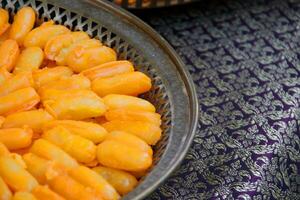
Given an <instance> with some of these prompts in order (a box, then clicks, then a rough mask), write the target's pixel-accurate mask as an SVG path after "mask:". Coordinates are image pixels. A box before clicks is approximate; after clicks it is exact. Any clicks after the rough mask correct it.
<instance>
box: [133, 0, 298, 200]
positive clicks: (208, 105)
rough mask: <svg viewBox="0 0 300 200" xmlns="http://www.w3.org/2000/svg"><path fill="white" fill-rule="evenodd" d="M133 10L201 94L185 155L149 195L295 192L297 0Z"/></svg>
mask: <svg viewBox="0 0 300 200" xmlns="http://www.w3.org/2000/svg"><path fill="white" fill-rule="evenodd" d="M137 14H138V15H139V16H140V17H142V18H143V19H144V20H145V21H146V22H148V23H150V25H152V26H153V27H154V28H155V29H156V30H157V31H158V32H159V33H160V34H162V36H164V37H165V38H166V39H167V40H168V41H169V42H170V44H171V45H172V46H173V47H174V48H175V50H176V51H177V52H178V53H179V55H180V56H181V58H182V59H183V61H184V63H185V64H186V67H187V68H188V70H189V71H190V73H191V74H192V77H193V79H194V82H195V84H196V87H197V93H198V99H199V104H200V109H199V115H200V118H199V125H198V130H197V133H196V137H195V139H194V142H193V144H192V147H191V149H190V151H189V153H188V155H187V156H186V158H185V160H184V161H183V163H182V165H181V167H180V168H178V170H177V171H176V172H175V173H173V174H172V176H171V177H170V178H169V179H168V180H167V181H166V182H165V183H164V184H163V185H161V187H159V189H157V190H156V191H155V192H154V193H153V194H152V195H151V196H150V197H149V198H148V199H158V200H159V199H256V200H259V199H292V200H294V199H300V139H299V135H300V128H299V124H300V108H299V105H300V3H298V2H297V1H285V0H272V1H271V0H270V1H267V0H224V1H212V0H204V1H202V2H200V3H196V4H191V5H188V6H183V7H176V8H167V9H163V10H155V11H154V12H153V11H148V12H147V11H142V12H141V13H137Z"/></svg>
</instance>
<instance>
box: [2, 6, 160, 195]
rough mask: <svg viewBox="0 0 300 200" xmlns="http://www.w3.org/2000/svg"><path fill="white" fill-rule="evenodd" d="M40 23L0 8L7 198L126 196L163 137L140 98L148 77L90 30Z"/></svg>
mask: <svg viewBox="0 0 300 200" xmlns="http://www.w3.org/2000/svg"><path fill="white" fill-rule="evenodd" d="M36 21H37V20H36V13H35V11H34V10H33V9H32V8H30V7H23V8H20V9H19V11H18V12H17V13H16V15H15V16H14V18H13V19H9V13H8V11H6V10H4V9H1V10H0V126H1V129H0V199H1V200H11V199H13V200H24V199H26V200H63V199H67V200H68V199H71V200H73V199H74V200H77V199H78V200H83V199H85V200H87V199H88V200H96V199H97V200H100V199H103V200H114V199H119V198H120V197H121V196H123V195H125V194H127V193H128V192H130V191H131V190H133V189H134V188H135V187H136V185H137V184H138V180H139V179H140V177H142V176H143V175H145V174H146V173H147V170H148V169H149V168H150V167H151V165H152V159H153V157H152V156H153V150H152V145H155V144H156V142H157V141H158V140H159V139H160V137H161V128H160V124H161V119H160V118H161V117H160V115H159V114H158V113H156V109H155V107H154V105H152V104H151V103H150V102H148V101H147V100H144V99H142V98H140V97H139V95H140V94H143V93H145V92H147V91H149V90H150V88H151V79H150V78H149V77H148V76H147V75H146V74H144V73H142V72H139V71H136V70H135V68H134V66H133V64H132V63H131V62H129V61H127V60H117V54H116V52H115V51H114V50H113V49H112V48H110V47H107V46H105V45H104V44H102V43H101V41H99V40H97V39H95V38H91V37H90V36H89V35H88V34H87V33H85V32H82V31H71V30H70V29H68V28H67V27H65V26H63V25H59V24H55V23H54V21H46V22H43V23H42V24H39V26H36V24H37V22H36ZM10 22H12V23H10Z"/></svg>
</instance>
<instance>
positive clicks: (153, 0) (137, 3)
mask: <svg viewBox="0 0 300 200" xmlns="http://www.w3.org/2000/svg"><path fill="white" fill-rule="evenodd" d="M110 1H112V2H115V3H116V4H119V5H121V6H122V7H123V8H129V9H144V8H160V7H168V6H175V5H182V4H186V3H191V2H194V1H199V0H134V1H133V0H110Z"/></svg>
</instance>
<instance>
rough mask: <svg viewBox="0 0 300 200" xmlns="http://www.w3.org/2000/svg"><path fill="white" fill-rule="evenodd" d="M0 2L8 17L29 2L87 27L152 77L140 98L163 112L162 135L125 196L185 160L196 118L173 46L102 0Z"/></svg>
mask: <svg viewBox="0 0 300 200" xmlns="http://www.w3.org/2000/svg"><path fill="white" fill-rule="evenodd" d="M0 5H1V7H3V8H6V9H8V10H9V11H10V14H11V15H14V13H15V12H16V11H17V10H18V9H19V8H20V7H22V6H24V5H27V6H31V7H32V8H34V9H35V10H36V11H37V14H38V18H39V20H38V21H39V22H42V21H46V20H49V19H53V20H54V21H55V22H57V23H59V24H63V25H65V26H67V27H69V28H71V29H72V30H83V31H86V32H87V33H89V34H90V35H91V36H93V37H96V38H99V39H100V40H101V41H102V42H103V43H105V44H106V45H108V46H110V47H112V48H114V49H115V50H116V52H117V53H118V56H119V59H129V60H130V61H132V62H133V63H134V64H135V66H137V69H138V70H140V71H143V72H145V73H146V74H148V75H149V76H150V77H151V78H152V82H153V88H152V90H151V91H150V92H148V93H147V94H145V95H144V97H145V98H146V99H148V100H149V101H151V102H152V103H153V104H154V105H155V106H156V108H157V111H158V112H159V113H160V114H161V115H162V129H163V134H162V138H161V140H160V141H159V142H158V144H157V145H155V147H154V163H153V166H152V169H151V171H150V172H149V173H148V175H147V176H145V177H143V178H142V180H141V181H140V184H139V185H138V186H137V188H136V189H135V190H134V191H132V192H131V193H129V194H128V195H126V196H125V197H124V199H130V200H133V199H142V198H144V197H146V196H147V195H149V194H150V193H151V192H152V191H153V190H154V189H155V188H157V187H158V185H159V184H161V183H162V182H163V181H164V180H165V179H166V178H167V177H168V176H169V175H170V174H171V173H172V171H174V169H175V168H176V167H177V166H178V165H179V164H180V162H181V161H182V160H183V158H184V156H185V154H186V152H187V150H188V148H189V146H190V144H191V142H192V140H193V137H194V134H195V130H196V124H197V119H198V103H197V97H196V92H195V88H194V85H193V82H192V79H191V77H190V75H189V74H188V72H186V71H185V69H184V65H183V63H182V62H181V60H180V58H179V57H178V56H177V54H176V53H175V52H174V50H173V49H172V48H171V47H170V45H168V43H167V42H166V41H165V40H164V39H163V38H162V37H161V36H159V35H158V34H157V33H156V32H155V31H154V30H153V29H151V28H150V27H149V26H148V25H146V24H145V23H143V22H142V21H141V20H139V19H137V18H136V17H134V16H133V15H131V14H130V13H128V12H126V11H124V10H122V9H119V8H118V7H117V6H115V5H113V4H112V3H107V2H105V1H101V0H99V1H92V0H89V1H71V0H47V1H46V0H1V1H0Z"/></svg>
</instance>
